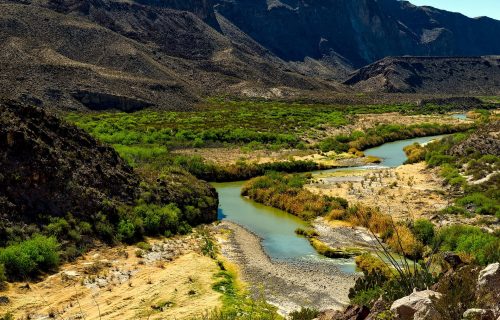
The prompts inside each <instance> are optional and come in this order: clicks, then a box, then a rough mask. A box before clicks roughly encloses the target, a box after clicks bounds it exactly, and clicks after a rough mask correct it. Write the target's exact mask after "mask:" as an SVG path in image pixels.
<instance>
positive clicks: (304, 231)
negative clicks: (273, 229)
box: [295, 227, 319, 238]
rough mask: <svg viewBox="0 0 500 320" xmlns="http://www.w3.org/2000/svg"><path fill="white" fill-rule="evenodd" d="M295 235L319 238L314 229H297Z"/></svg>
mask: <svg viewBox="0 0 500 320" xmlns="http://www.w3.org/2000/svg"><path fill="white" fill-rule="evenodd" d="M295 233H296V234H298V235H299V236H304V237H306V238H312V237H317V236H318V235H319V234H318V232H316V230H314V229H310V228H308V229H303V228H300V227H299V228H297V229H295Z"/></svg>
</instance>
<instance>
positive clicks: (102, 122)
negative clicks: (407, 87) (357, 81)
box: [65, 99, 472, 182]
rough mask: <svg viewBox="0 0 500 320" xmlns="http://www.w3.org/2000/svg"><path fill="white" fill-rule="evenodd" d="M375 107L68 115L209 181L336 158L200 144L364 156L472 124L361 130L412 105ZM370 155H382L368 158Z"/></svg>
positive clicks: (244, 104)
mask: <svg viewBox="0 0 500 320" xmlns="http://www.w3.org/2000/svg"><path fill="white" fill-rule="evenodd" d="M372 107H373V109H370V108H368V107H367V106H350V107H347V106H330V105H308V104H293V103H291V104H286V103H279V102H277V103H271V102H255V101H225V100H220V99H212V100H210V101H209V103H208V105H207V106H205V107H200V108H199V110H196V111H191V112H171V111H154V112H153V111H148V112H136V113H86V114H82V113H69V114H67V115H66V116H65V118H66V120H67V121H69V122H70V123H73V124H75V125H77V126H79V127H80V128H82V129H84V130H85V131H87V132H89V133H90V134H91V135H92V136H94V137H95V138H97V139H98V140H100V141H102V142H105V143H108V144H111V145H112V146H113V147H114V148H115V149H116V150H117V151H118V153H119V154H120V155H121V156H122V157H123V158H124V159H125V160H126V161H127V162H128V163H129V164H130V165H131V166H133V167H135V168H138V169H139V170H143V171H155V170H159V168H162V167H165V166H177V167H181V168H183V169H185V170H186V171H188V172H190V173H191V174H193V175H194V176H196V177H197V178H199V179H203V180H206V181H211V182H230V181H241V180H247V179H249V178H252V177H256V176H260V175H263V174H265V173H266V172H268V171H282V172H288V173H291V172H310V171H314V170H321V169H328V168H331V167H332V165H327V164H325V163H321V162H316V161H314V160H301V159H296V158H295V157H294V156H290V157H289V158H288V159H282V160H277V159H274V160H271V161H269V162H267V163H259V162H257V161H251V160H249V161H247V160H243V159H238V160H235V161H233V162H231V163H224V164H219V163H216V162H215V161H212V160H210V159H205V158H203V157H202V156H200V155H197V154H196V150H197V149H200V150H203V149H210V148H233V147H235V148H240V149H241V150H243V151H244V152H247V153H249V154H251V153H252V152H254V151H256V150H270V151H276V152H279V151H280V150H285V149H288V150H297V151H304V152H307V153H313V154H314V153H316V154H323V153H327V152H335V153H336V154H342V153H349V154H351V155H352V157H363V156H364V155H363V153H362V151H363V150H365V149H367V148H370V147H375V146H379V145H381V144H383V143H386V142H392V141H396V140H402V139H410V138H415V137H423V136H430V135H440V134H450V133H455V132H463V131H466V130H468V129H470V128H471V127H472V124H471V123H468V122H466V123H464V122H451V123H453V124H451V123H450V124H446V123H432V120H430V121H431V122H421V123H413V124H390V123H378V122H377V121H374V122H373V124H371V125H370V127H368V128H364V129H361V130H359V129H355V126H356V121H357V120H356V119H357V117H359V116H363V115H364V114H365V113H368V112H371V113H374V114H383V113H384V112H395V111H397V112H403V113H404V114H409V113H411V112H410V111H411V107H410V106H372ZM418 110H419V111H418V112H417V113H418V114H425V113H435V112H439V111H451V110H452V109H450V110H448V109H447V108H446V107H440V108H437V109H434V108H430V107H419V109H418ZM403 116H404V115H403ZM450 119H451V118H450ZM424 120H425V119H424ZM424 120H421V121H424ZM428 121H429V120H428ZM346 126H352V127H353V128H352V129H350V131H347V132H345V131H343V130H341V128H343V127H346ZM185 148H192V149H194V152H193V153H191V154H179V153H177V151H182V150H183V149H185ZM172 151H176V152H175V153H174V152H172ZM365 160H366V161H369V162H376V161H377V159H371V158H369V157H366V158H365ZM340 166H342V165H340Z"/></svg>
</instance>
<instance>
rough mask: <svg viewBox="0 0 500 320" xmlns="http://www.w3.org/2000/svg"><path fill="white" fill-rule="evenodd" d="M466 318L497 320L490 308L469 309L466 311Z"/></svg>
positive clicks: (468, 319)
mask: <svg viewBox="0 0 500 320" xmlns="http://www.w3.org/2000/svg"><path fill="white" fill-rule="evenodd" d="M463 318H464V319H466V320H495V313H494V312H493V310H490V309H468V310H467V311H465V312H464V315H463Z"/></svg>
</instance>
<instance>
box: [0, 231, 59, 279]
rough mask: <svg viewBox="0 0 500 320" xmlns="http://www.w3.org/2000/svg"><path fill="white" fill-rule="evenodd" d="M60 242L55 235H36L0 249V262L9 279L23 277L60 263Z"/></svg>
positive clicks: (46, 269) (49, 268)
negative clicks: (48, 236)
mask: <svg viewBox="0 0 500 320" xmlns="http://www.w3.org/2000/svg"><path fill="white" fill-rule="evenodd" d="M58 249H59V244H58V243H57V240H56V239H55V238H53V237H50V238H47V237H45V236H40V235H38V236H35V237H34V238H32V239H30V240H26V241H23V242H21V243H18V244H14V245H11V246H8V247H6V248H3V249H0V263H1V264H3V265H4V266H5V272H6V274H7V276H8V277H9V279H23V278H26V277H29V276H33V275H36V274H38V273H40V272H42V271H48V270H51V269H53V268H55V267H57V266H58V265H59V252H58Z"/></svg>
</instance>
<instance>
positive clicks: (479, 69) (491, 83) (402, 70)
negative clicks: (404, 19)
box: [344, 56, 500, 96]
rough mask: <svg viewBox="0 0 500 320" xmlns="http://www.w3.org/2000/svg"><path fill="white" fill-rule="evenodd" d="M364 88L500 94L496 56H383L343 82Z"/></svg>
mask: <svg viewBox="0 0 500 320" xmlns="http://www.w3.org/2000/svg"><path fill="white" fill-rule="evenodd" d="M344 83H345V84H346V85H349V86H351V87H352V88H354V89H355V90H359V91H364V92H391V93H395V92H399V93H415V92H416V93H434V94H440V93H442V92H449V91H450V88H453V90H455V91H457V92H461V93H463V94H467V95H472V96H474V95H482V94H491V93H493V94H495V95H499V94H500V56H490V57H397V58H384V59H382V60H380V61H377V62H375V63H373V64H370V65H368V66H366V67H363V68H361V69H359V70H358V71H356V72H355V73H353V74H352V75H351V77H350V78H349V79H348V80H346V81H345V82H344Z"/></svg>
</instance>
